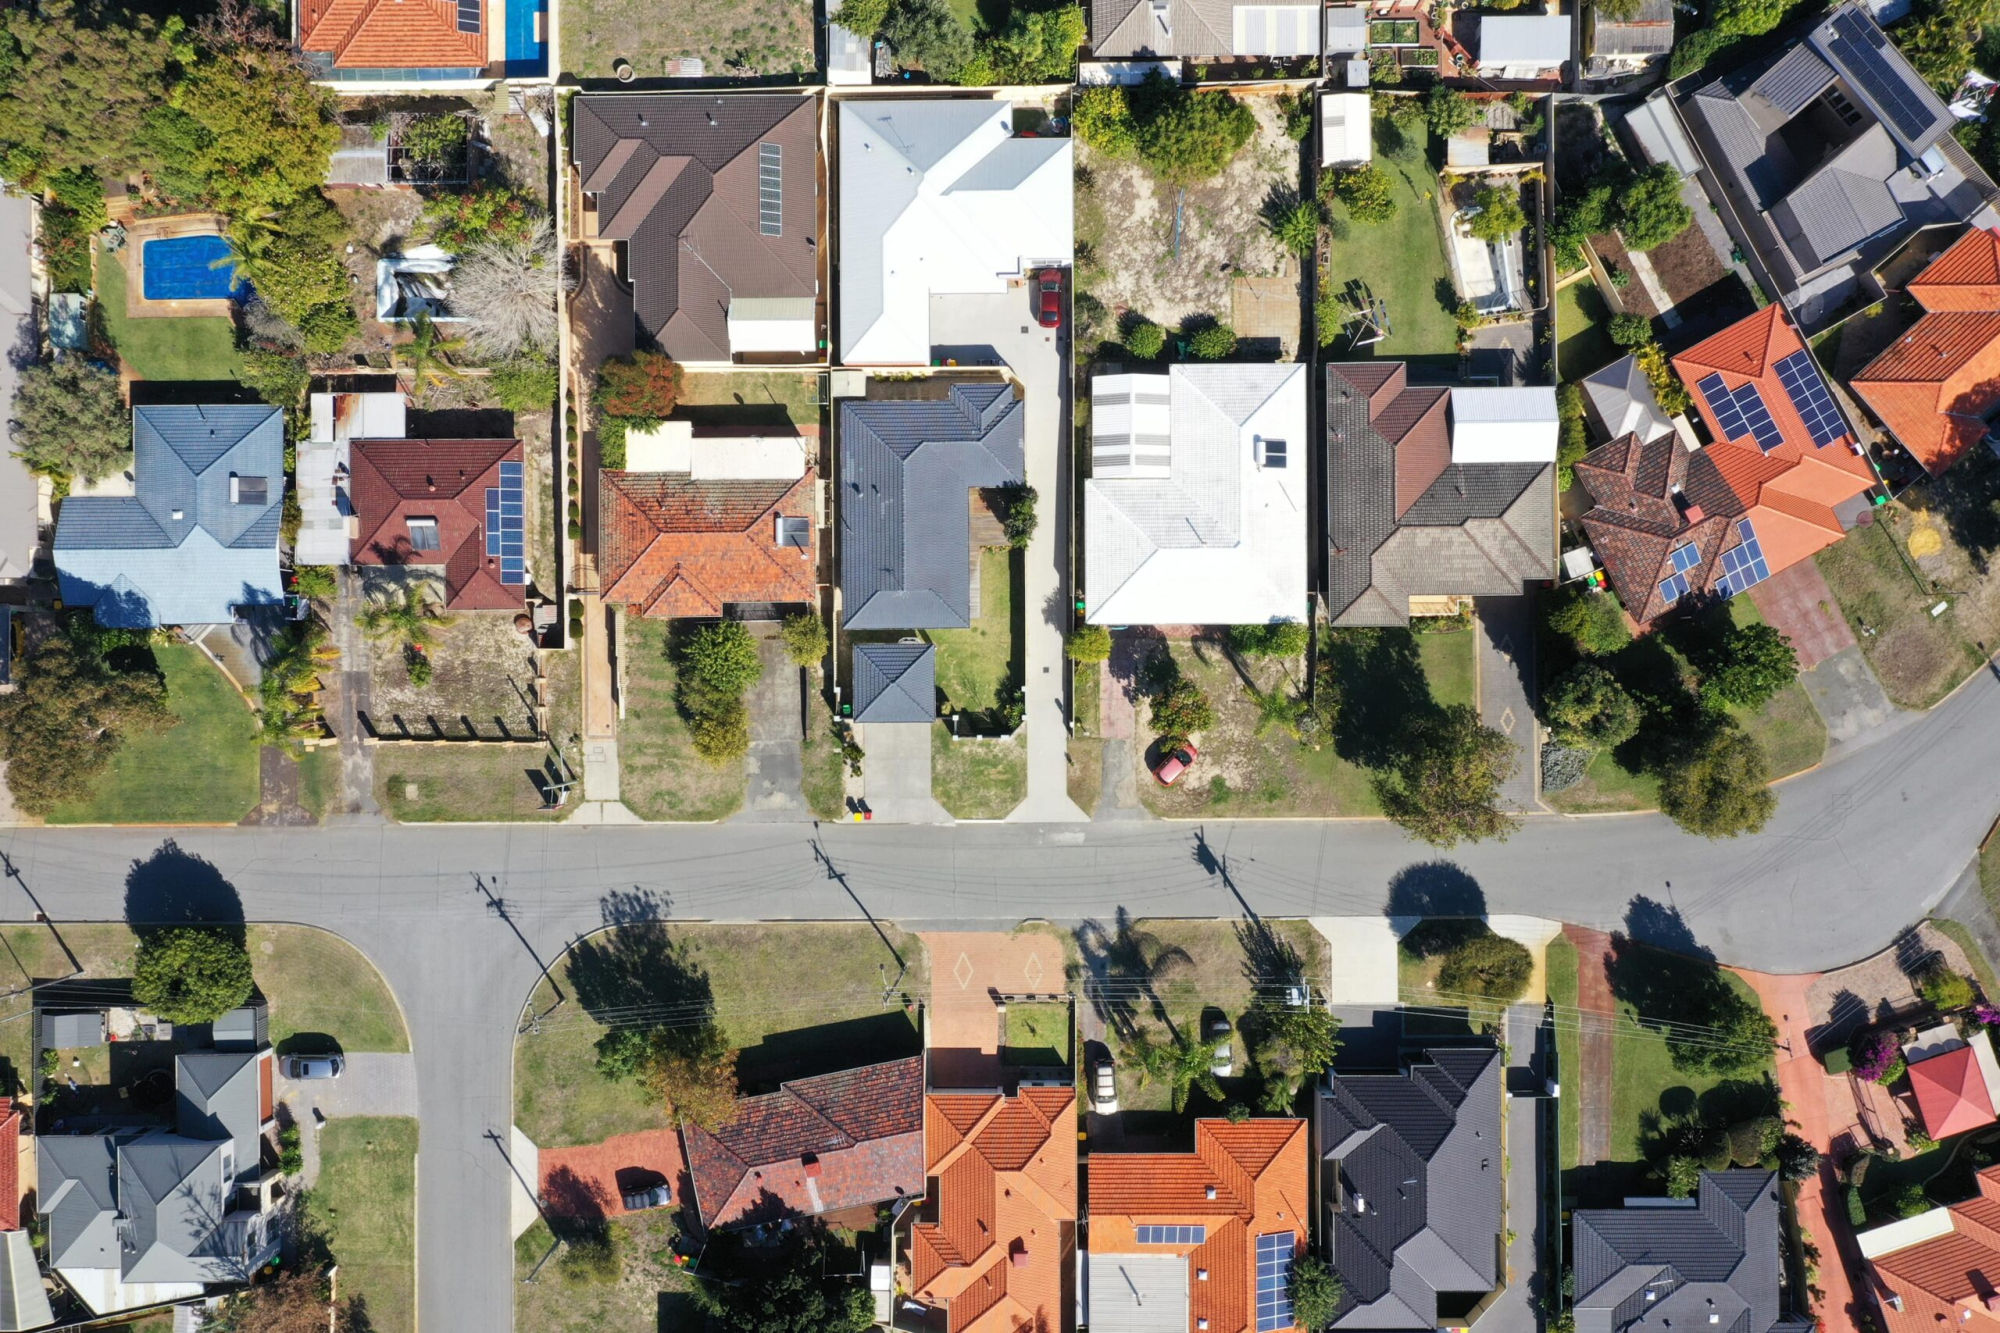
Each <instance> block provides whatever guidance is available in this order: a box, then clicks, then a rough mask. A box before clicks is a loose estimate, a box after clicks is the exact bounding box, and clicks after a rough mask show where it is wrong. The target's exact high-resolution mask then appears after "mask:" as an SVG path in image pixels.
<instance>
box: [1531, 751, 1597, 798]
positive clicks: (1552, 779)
mask: <svg viewBox="0 0 2000 1333" xmlns="http://www.w3.org/2000/svg"><path fill="white" fill-rule="evenodd" d="M1590 760H1591V752H1590V751H1589V750H1578V749H1575V748H1573V747H1571V746H1567V745H1558V744H1556V743H1555V742H1554V741H1551V742H1549V743H1548V744H1547V745H1544V746H1543V747H1542V790H1543V791H1545V792H1556V791H1568V790H1569V789H1570V788H1571V787H1574V786H1575V785H1576V784H1577V783H1579V782H1581V781H1583V775H1584V774H1585V773H1588V772H1589V771H1590Z"/></svg>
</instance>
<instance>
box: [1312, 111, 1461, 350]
mask: <svg viewBox="0 0 2000 1333" xmlns="http://www.w3.org/2000/svg"><path fill="white" fill-rule="evenodd" d="M1391 133H1394V131H1390V130H1388V127H1387V126H1386V124H1385V122H1383V121H1380V120H1377V121H1376V122H1375V136H1376V140H1375V142H1376V152H1375V163H1376V165H1377V166H1380V167H1381V168H1383V169H1384V170H1385V171H1387V172H1388V174H1389V179H1390V181H1391V182H1392V183H1393V184H1394V186H1395V200H1396V216H1395V217H1394V218H1393V219H1392V220H1390V221H1388V222H1384V223H1376V224H1373V225H1370V224H1367V223H1361V222H1355V221H1354V220H1353V219H1351V218H1349V217H1348V216H1347V209H1346V207H1345V206H1344V205H1342V204H1335V205H1334V206H1333V213H1334V222H1333V242H1332V245H1331V247H1330V250H1329V252H1328V259H1327V273H1326V276H1327V277H1328V278H1329V279H1330V280H1331V284H1332V289H1333V290H1336V291H1339V290H1344V289H1345V288H1346V286H1347V284H1348V283H1350V282H1353V281H1355V280H1357V279H1358V280H1360V281H1362V282H1365V283H1366V284H1367V285H1368V288H1369V290H1370V291H1372V292H1373V293H1374V295H1375V296H1376V297H1377V298H1378V299H1381V300H1385V301H1387V302H1388V304H1389V322H1390V324H1391V325H1392V326H1393V328H1394V329H1395V332H1394V333H1392V334H1390V335H1389V336H1388V337H1387V338H1384V339H1383V340H1382V341H1381V342H1379V343H1376V344H1374V345H1373V346H1372V347H1363V348H1357V349H1355V350H1354V351H1353V352H1351V353H1350V352H1349V351H1348V349H1347V347H1346V346H1345V342H1346V340H1345V339H1341V340H1339V341H1338V342H1336V343H1335V345H1334V348H1333V351H1334V352H1335V353H1337V354H1338V355H1339V356H1340V357H1342V358H1347V359H1353V358H1360V357H1389V358H1400V357H1411V356H1455V355H1456V353H1457V350H1458V324H1457V321H1456V320H1455V319H1454V318H1453V317H1452V311H1453V310H1454V309H1456V307H1457V305H1458V296H1457V293H1456V290H1455V289H1454V288H1453V287H1452V282H1451V266H1450V265H1449V264H1448V263H1447V262H1446V260H1445V251H1444V237H1443V235H1442V233H1441V232H1440V230H1439V225H1438V221H1437V203H1436V199H1435V195H1436V193H1437V174H1436V173H1435V172H1434V171H1432V170H1431V165H1430V160H1429V148H1430V142H1429V140H1430V135H1429V131H1427V130H1418V131H1417V132H1416V133H1415V134H1413V135H1410V136H1409V137H1408V140H1407V141H1405V142H1402V143H1399V144H1398V145H1397V150H1396V151H1394V152H1391V151H1388V137H1389V134H1391Z"/></svg>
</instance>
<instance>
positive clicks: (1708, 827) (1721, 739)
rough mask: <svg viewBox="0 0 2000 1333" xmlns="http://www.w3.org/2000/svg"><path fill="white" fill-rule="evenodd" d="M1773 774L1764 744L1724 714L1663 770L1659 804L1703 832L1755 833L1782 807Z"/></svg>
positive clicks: (1706, 835)
mask: <svg viewBox="0 0 2000 1333" xmlns="http://www.w3.org/2000/svg"><path fill="white" fill-rule="evenodd" d="M1770 780H1771V771H1770V766H1769V765H1768V764H1767V763H1766V762H1765V759H1764V747H1763V746H1761V745H1759V744H1758V743H1757V739H1756V738H1755V737H1754V736H1751V735H1750V734H1749V733H1748V732H1746V731H1744V730H1743V729H1742V728H1741V727H1738V726H1737V725H1736V724H1735V723H1734V722H1731V721H1729V720H1728V719H1726V718H1725V719H1723V720H1722V721H1721V722H1720V723H1718V724H1716V725H1714V726H1713V728H1712V730H1710V731H1709V733H1708V734H1707V735H1706V736H1704V737H1702V738H1701V739H1700V740H1698V741H1696V742H1694V743H1693V744H1692V745H1690V746H1688V747H1687V750H1686V753H1685V754H1683V755H1681V756H1679V757H1678V758H1676V759H1675V760H1673V761H1671V762H1670V763H1669V764H1668V765H1667V766H1666V767H1665V769H1664V770H1663V771H1662V772H1661V774H1660V810H1661V812H1662V813H1664V814H1665V815H1666V816H1667V817H1668V818H1669V819H1671V820H1673V821H1674V822H1675V823H1676V824H1679V825H1680V826H1681V827H1682V828H1684V829H1686V830H1687V831H1688V832H1689V833H1696V834H1699V835H1701V836H1702V837H1704V838H1733V837H1736V836H1737V835H1738V834H1742V833H1755V832H1757V831H1758V830H1759V829H1762V828H1763V827H1764V825H1765V824H1767V823H1769V822H1770V819H1771V814H1772V812H1773V811H1775V810H1776V809H1777V808H1778V798H1777V797H1776V796H1774V795H1772V794H1771V789H1770V786H1769V783H1770Z"/></svg>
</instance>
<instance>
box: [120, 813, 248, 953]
mask: <svg viewBox="0 0 2000 1333" xmlns="http://www.w3.org/2000/svg"><path fill="white" fill-rule="evenodd" d="M125 924H127V925H128V926H130V927H132V930H133V933H135V934H137V935H138V936H140V938H142V939H143V938H144V937H145V936H146V935H148V934H150V933H152V932H153V931H156V930H162V929H166V928H167V927H170V926H217V927H221V928H223V929H224V931H225V932H226V933H228V934H229V935H230V936H232V937H233V938H234V939H235V940H236V942H237V943H239V944H241V943H242V942H243V940H244V938H245V936H244V925H243V899H242V897H241V895H239V894H238V893H237V892H236V886H235V885H233V884H231V883H230V882H229V881H228V880H226V879H224V878H223V877H222V872H221V871H220V870H217V869H216V868H215V866H214V865H213V864H212V863H211V862H209V861H207V860H204V859H203V858H202V857H199V856H196V855H195V854H194V853H192V852H187V851H183V850H182V849H181V846H180V844H179V843H177V842H175V841H174V840H173V839H171V838H169V839H168V840H167V841H165V842H163V843H161V844H160V845H159V847H158V848H156V849H155V850H154V852H153V854H152V855H151V856H148V857H146V858H145V859H143V860H137V861H134V862H133V863H132V868H131V869H130V870H129V871H127V872H126V875H125Z"/></svg>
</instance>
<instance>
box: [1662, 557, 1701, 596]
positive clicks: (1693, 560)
mask: <svg viewBox="0 0 2000 1333" xmlns="http://www.w3.org/2000/svg"><path fill="white" fill-rule="evenodd" d="M1667 563H1668V564H1669V565H1671V566H1672V567H1673V573H1671V574H1669V575H1667V576H1666V577H1665V578H1664V579H1661V580H1660V600H1661V601H1663V602H1665V603H1666V604H1667V605H1668V606H1672V605H1673V604H1674V603H1675V602H1678V601H1679V600H1680V599H1681V598H1683V597H1685V596H1687V594H1688V588H1689V586H1690V585H1689V583H1688V575H1690V574H1692V573H1693V572H1694V567H1695V566H1696V565H1698V564H1700V563H1701V552H1700V551H1697V550H1695V548H1694V543H1693V542H1684V543H1682V544H1681V545H1679V546H1676V547H1675V548H1674V549H1673V550H1671V551H1669V552H1667Z"/></svg>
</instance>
